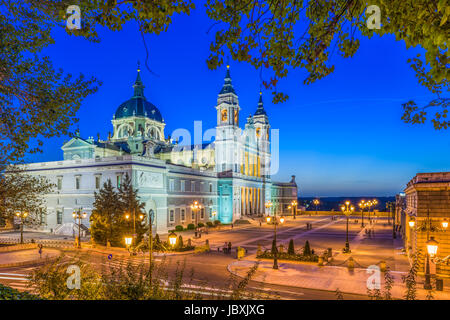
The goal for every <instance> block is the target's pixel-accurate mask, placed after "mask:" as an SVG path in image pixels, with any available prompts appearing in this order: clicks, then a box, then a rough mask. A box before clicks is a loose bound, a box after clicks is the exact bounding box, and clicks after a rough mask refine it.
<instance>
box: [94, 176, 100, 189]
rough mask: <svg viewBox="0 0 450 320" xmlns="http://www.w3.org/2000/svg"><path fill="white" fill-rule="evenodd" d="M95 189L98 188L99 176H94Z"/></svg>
mask: <svg viewBox="0 0 450 320" xmlns="http://www.w3.org/2000/svg"><path fill="white" fill-rule="evenodd" d="M95 189H100V176H95Z"/></svg>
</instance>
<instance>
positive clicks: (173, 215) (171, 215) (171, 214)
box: [169, 210, 175, 222]
mask: <svg viewBox="0 0 450 320" xmlns="http://www.w3.org/2000/svg"><path fill="white" fill-rule="evenodd" d="M174 221H175V212H174V211H173V210H170V213H169V222H174Z"/></svg>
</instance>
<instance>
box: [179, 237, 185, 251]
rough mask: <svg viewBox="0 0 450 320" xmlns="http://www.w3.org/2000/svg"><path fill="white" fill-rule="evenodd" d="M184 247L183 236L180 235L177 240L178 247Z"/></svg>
mask: <svg viewBox="0 0 450 320" xmlns="http://www.w3.org/2000/svg"><path fill="white" fill-rule="evenodd" d="M183 247H184V243H183V237H182V236H179V237H178V241H177V249H182V248H183Z"/></svg>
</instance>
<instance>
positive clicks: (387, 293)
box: [384, 266, 394, 300]
mask: <svg viewBox="0 0 450 320" xmlns="http://www.w3.org/2000/svg"><path fill="white" fill-rule="evenodd" d="M393 286H394V278H393V277H392V274H391V269H390V268H389V267H388V266H386V271H385V272H384V299H385V300H392V294H391V290H392V287H393Z"/></svg>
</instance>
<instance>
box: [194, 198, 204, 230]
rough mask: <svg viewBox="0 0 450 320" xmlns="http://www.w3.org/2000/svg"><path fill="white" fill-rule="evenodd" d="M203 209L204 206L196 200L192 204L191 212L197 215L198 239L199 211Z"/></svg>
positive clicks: (196, 228)
mask: <svg viewBox="0 0 450 320" xmlns="http://www.w3.org/2000/svg"><path fill="white" fill-rule="evenodd" d="M201 208H203V206H202V205H201V204H200V203H199V202H198V201H197V200H195V201H194V202H193V203H192V204H191V210H192V211H193V212H194V214H195V237H196V238H197V237H198V211H199V210H200V209H201Z"/></svg>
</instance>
